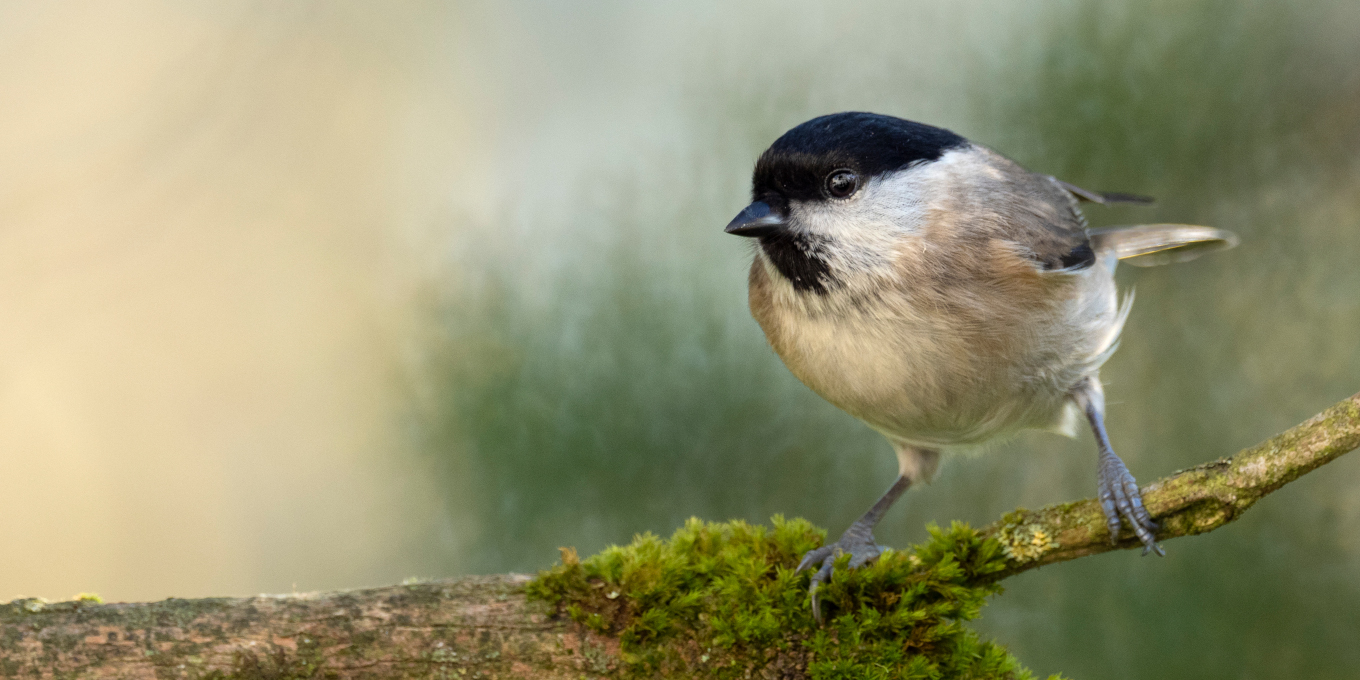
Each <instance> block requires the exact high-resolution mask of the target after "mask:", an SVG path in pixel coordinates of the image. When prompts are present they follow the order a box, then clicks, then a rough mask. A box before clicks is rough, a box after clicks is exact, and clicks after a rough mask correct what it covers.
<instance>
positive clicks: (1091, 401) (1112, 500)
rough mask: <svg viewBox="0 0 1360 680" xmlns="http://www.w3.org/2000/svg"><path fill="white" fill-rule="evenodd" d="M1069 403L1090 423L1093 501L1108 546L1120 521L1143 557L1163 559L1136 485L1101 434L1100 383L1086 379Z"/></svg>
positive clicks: (1116, 537) (1154, 527)
mask: <svg viewBox="0 0 1360 680" xmlns="http://www.w3.org/2000/svg"><path fill="white" fill-rule="evenodd" d="M1072 399H1073V401H1075V402H1076V403H1077V405H1078V406H1080V407H1081V409H1082V410H1083V411H1085V412H1086V419H1087V420H1088V421H1090V423H1091V430H1092V431H1093V432H1094V433H1095V435H1096V446H1097V448H1098V455H1099V457H1100V458H1099V462H1098V473H1097V480H1098V481H1097V498H1099V499H1100V509H1101V510H1102V511H1103V512H1104V513H1105V523H1106V525H1107V526H1108V527H1109V530H1110V543H1118V542H1119V532H1120V529H1121V522H1120V519H1121V518H1123V520H1124V521H1127V522H1128V523H1129V526H1131V527H1133V532H1134V533H1135V534H1137V535H1138V540H1140V541H1142V542H1143V554H1144V555H1146V554H1148V551H1156V552H1157V554H1158V555H1165V554H1166V552H1165V551H1164V550H1162V546H1160V545H1157V540H1156V538H1154V536H1153V532H1155V531H1157V524H1156V523H1155V522H1153V521H1152V516H1151V515H1149V514H1148V511H1147V508H1145V507H1143V495H1142V493H1141V492H1139V491H1138V482H1136V481H1134V479H1133V475H1131V474H1129V469H1128V467H1126V466H1125V465H1124V461H1122V460H1120V459H1119V456H1118V455H1116V454H1115V452H1114V449H1112V448H1110V437H1109V435H1107V434H1106V433H1105V394H1104V393H1103V392H1102V391H1101V389H1100V383H1099V382H1097V381H1096V380H1095V379H1094V378H1087V379H1086V380H1084V381H1082V383H1081V384H1079V385H1078V386H1077V388H1076V389H1075V390H1073V391H1072Z"/></svg>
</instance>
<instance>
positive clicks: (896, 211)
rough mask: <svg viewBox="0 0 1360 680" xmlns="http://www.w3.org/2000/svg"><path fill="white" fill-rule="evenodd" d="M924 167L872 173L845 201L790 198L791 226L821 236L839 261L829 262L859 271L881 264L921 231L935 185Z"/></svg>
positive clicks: (886, 263) (874, 268) (865, 270)
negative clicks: (886, 173) (792, 217)
mask: <svg viewBox="0 0 1360 680" xmlns="http://www.w3.org/2000/svg"><path fill="white" fill-rule="evenodd" d="M929 165H933V164H926V165H922V166H915V167H910V168H907V169H904V170H900V171H898V172H895V173H892V174H890V175H886V176H881V177H875V178H874V179H872V180H870V181H869V182H868V183H867V184H865V185H864V186H863V187H862V188H860V190H859V191H857V192H855V195H854V196H852V197H850V198H848V199H844V200H830V201H797V202H794V203H793V205H792V208H793V210H792V213H793V216H794V220H793V221H794V224H795V225H796V228H798V229H799V230H800V231H804V232H806V233H809V234H816V235H818V236H822V237H825V240H826V242H827V254H828V255H829V256H830V257H831V258H832V260H833V261H836V260H839V262H833V264H840V265H843V266H844V267H845V268H846V269H849V270H850V271H855V272H864V273H869V272H872V271H874V270H878V269H881V268H886V267H887V266H888V264H889V261H888V256H889V255H890V254H891V253H892V252H894V250H895V249H896V248H897V247H898V245H899V244H900V243H901V242H902V240H903V239H904V238H913V237H915V236H916V235H918V234H920V233H922V232H923V231H924V228H925V220H926V215H927V214H928V213H929V207H930V206H929V199H928V197H929V196H930V195H932V193H933V191H934V189H933V185H936V184H937V182H936V181H935V179H934V178H932V177H929V176H928V175H929V174H933V173H927V172H924V171H925V170H926V168H927V167H929Z"/></svg>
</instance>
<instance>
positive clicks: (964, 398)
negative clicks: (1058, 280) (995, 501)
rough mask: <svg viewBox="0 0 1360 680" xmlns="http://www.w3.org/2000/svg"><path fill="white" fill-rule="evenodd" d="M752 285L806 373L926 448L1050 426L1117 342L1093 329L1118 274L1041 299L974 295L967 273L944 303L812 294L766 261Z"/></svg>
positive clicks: (909, 295)
mask: <svg viewBox="0 0 1360 680" xmlns="http://www.w3.org/2000/svg"><path fill="white" fill-rule="evenodd" d="M1105 276H1106V278H1110V277H1109V276H1108V274H1105ZM750 283H751V289H750V303H751V312H752V315H753V316H754V317H755V318H756V321H757V322H758V323H759V324H760V326H761V328H762V329H763V330H764V331H765V335H766V338H767V339H768V340H769V342H770V345H771V347H773V348H774V350H775V352H776V353H778V354H779V356H780V357H781V358H782V359H783V360H784V363H785V364H786V365H787V366H788V368H789V370H790V371H791V372H792V373H793V374H794V375H795V376H796V377H797V378H798V379H799V380H801V381H802V382H803V383H804V384H806V385H807V386H808V387H810V388H811V389H812V390H813V391H815V392H816V393H818V394H819V395H821V396H822V397H823V398H825V399H826V400H828V401H830V402H831V403H833V404H835V405H836V406H838V407H840V408H841V409H843V410H845V411H846V412H848V413H850V414H851V415H853V416H855V417H857V418H859V419H861V420H863V421H865V422H866V423H868V424H869V425H870V426H871V427H873V428H875V429H877V430H879V431H880V432H882V433H884V434H885V435H887V436H889V437H890V438H894V439H898V440H901V441H905V442H909V443H914V444H919V445H931V446H943V445H949V444H972V443H978V442H981V441H985V440H987V439H990V438H993V437H995V436H997V435H1000V434H1005V433H1008V432H1010V431H1014V430H1018V429H1021V428H1025V427H1050V426H1052V425H1053V424H1054V423H1055V422H1056V421H1057V420H1058V419H1059V417H1060V414H1061V412H1062V410H1063V407H1064V405H1065V403H1066V398H1067V391H1068V390H1069V389H1070V388H1071V386H1072V385H1074V384H1075V383H1076V382H1077V381H1078V380H1080V378H1081V377H1083V376H1084V375H1085V374H1087V373H1090V372H1093V371H1094V370H1095V369H1096V368H1098V366H1099V361H1103V357H1102V358H1099V359H1096V360H1093V357H1094V356H1095V355H1098V354H1100V353H1101V352H1103V351H1104V350H1105V349H1106V347H1100V346H1099V345H1101V344H1102V343H1104V344H1105V345H1107V346H1108V345H1109V344H1111V343H1112V342H1113V337H1110V338H1109V340H1108V341H1105V340H1103V339H1101V338H1096V337H1094V336H1095V335H1098V334H1099V333H1098V332H1097V331H1099V330H1100V329H1104V328H1106V327H1107V326H1108V325H1109V324H1110V323H1114V322H1115V316H1117V309H1116V307H1117V306H1116V305H1115V304H1114V290H1113V281H1112V278H1110V280H1109V282H1108V283H1109V285H1108V286H1107V287H1106V289H1101V290H1096V288H1099V287H1100V286H1092V285H1091V284H1090V283H1084V282H1083V281H1082V280H1079V279H1073V280H1072V282H1071V284H1070V285H1069V286H1068V288H1071V289H1070V290H1064V289H1063V288H1062V286H1059V288H1058V289H1057V290H1055V291H1054V292H1053V293H1052V294H1051V295H1050V297H1052V299H1051V300H1048V301H1045V302H1043V303H1042V304H1037V303H1035V301H1034V300H1033V299H1028V300H1027V301H1026V302H1024V303H1023V304H1022V302H1021V301H1017V300H1007V299H1005V296H1006V292H1005V291H1004V290H1001V291H998V290H995V289H992V290H988V291H985V292H982V293H979V292H978V291H976V290H973V289H971V288H970V286H969V282H968V281H967V280H966V277H960V278H959V279H958V280H956V281H954V282H953V283H952V284H950V285H953V286H955V289H954V290H952V291H945V292H944V294H943V296H942V297H941V299H947V300H948V301H949V302H948V303H942V302H940V300H935V299H932V295H933V293H931V292H930V291H916V292H915V293H914V294H913V292H912V291H903V290H897V289H884V290H879V291H878V292H877V293H876V294H872V295H862V296H860V297H859V298H857V299H853V300H852V299H848V298H847V299H844V300H841V299H838V297H837V296H841V295H844V296H850V295H853V294H854V291H852V290H847V291H835V292H832V293H831V294H828V295H820V296H817V297H815V298H812V297H808V296H805V295H803V294H801V293H799V292H798V291H796V290H794V289H793V287H792V286H790V285H788V284H787V282H784V281H782V280H780V279H779V278H778V276H777V272H775V271H771V268H770V267H769V265H768V264H766V263H763V262H762V261H761V260H760V259H759V258H757V260H756V262H755V263H754V264H753V266H752V270H751V281H750ZM1097 283H1099V282H1097ZM1083 286H1084V288H1083ZM1086 289H1090V290H1086ZM939 292H940V291H935V293H939ZM1025 294H1027V295H1030V298H1032V297H1033V292H1032V291H1031V292H1029V293H1025ZM989 296H990V297H989ZM1104 297H1108V298H1109V300H1108V303H1106V302H1104V301H1103V298H1104ZM1087 298H1091V299H1094V298H1102V300H1098V301H1097V302H1100V304H1097V305H1094V306H1093V305H1092V304H1091V300H1088V299H1087ZM980 301H983V302H980ZM1022 306H1024V307H1028V309H1020V307H1022ZM1106 307H1108V310H1107V311H1106V310H1105V308H1106ZM1093 315H1094V316H1096V317H1099V316H1101V315H1104V316H1107V317H1109V318H1108V320H1105V319H1100V318H1095V319H1092V318H1091V317H1092V316H1093ZM1083 324H1084V325H1083ZM1115 333H1116V334H1117V329H1116V331H1115Z"/></svg>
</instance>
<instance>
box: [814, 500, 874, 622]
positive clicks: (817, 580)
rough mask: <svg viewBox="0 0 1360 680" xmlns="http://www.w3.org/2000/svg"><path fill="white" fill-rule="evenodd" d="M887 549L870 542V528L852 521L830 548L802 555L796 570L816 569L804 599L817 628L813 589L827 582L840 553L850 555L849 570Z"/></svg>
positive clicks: (818, 610)
mask: <svg viewBox="0 0 1360 680" xmlns="http://www.w3.org/2000/svg"><path fill="white" fill-rule="evenodd" d="M884 550H887V547H886V546H881V545H877V544H876V543H874V533H873V527H872V526H867V525H862V524H861V523H860V522H855V523H854V524H851V525H850V528H849V529H846V530H845V533H844V534H841V538H840V540H839V541H836V542H835V543H832V544H830V545H824V546H822V547H820V548H817V549H815V550H809V551H808V552H807V554H806V555H803V561H802V562H799V563H798V569H797V571H803V570H804V569H811V568H812V567H813V566H817V567H818V568H817V571H816V572H815V573H813V574H812V585H810V586H808V596H809V597H810V598H811V599H812V618H814V619H816V620H817V625H819V626H820V625H822V609H821V600H820V599H819V598H818V597H817V589H818V588H820V587H821V585H822V584H823V583H826V582H827V581H829V580H831V573H832V571H834V569H835V565H836V558H837V557H840V556H841V554H844V553H848V554H849V555H850V563H849V565H847V566H849V568H851V569H856V568H858V567H861V566H863V565H865V564H867V563H869V562H872V561H873V560H876V559H878V556H879V555H880V554H882V552H883V551H884Z"/></svg>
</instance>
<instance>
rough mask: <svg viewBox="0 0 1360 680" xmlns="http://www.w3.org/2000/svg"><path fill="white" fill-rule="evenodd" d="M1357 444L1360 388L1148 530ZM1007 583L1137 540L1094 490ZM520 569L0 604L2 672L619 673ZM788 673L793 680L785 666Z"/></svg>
mask: <svg viewBox="0 0 1360 680" xmlns="http://www.w3.org/2000/svg"><path fill="white" fill-rule="evenodd" d="M1357 447H1360V394H1357V395H1355V396H1353V397H1351V398H1349V399H1346V400H1344V401H1342V402H1340V403H1338V404H1336V405H1335V406H1332V407H1331V408H1329V409H1327V410H1326V411H1323V412H1322V413H1321V414H1319V415H1317V416H1315V417H1313V418H1311V419H1309V420H1308V421H1307V422H1304V423H1302V424H1300V425H1298V426H1297V427H1294V428H1292V429H1290V430H1288V431H1286V432H1284V433H1282V434H1280V435H1278V436H1276V437H1273V438H1271V439H1269V440H1267V441H1265V442H1262V443H1261V444H1258V445H1256V446H1254V447H1251V448H1249V449H1246V450H1244V451H1241V452H1240V453H1238V454H1236V455H1234V456H1232V457H1230V458H1225V459H1221V460H1217V461H1214V462H1211V463H1205V464H1203V465H1199V466H1196V467H1194V468H1191V469H1189V470H1184V471H1181V472H1179V473H1176V474H1174V475H1172V476H1170V477H1167V478H1165V479H1161V480H1158V481H1156V482H1153V483H1152V484H1150V485H1148V486H1147V487H1145V488H1144V489H1143V498H1144V500H1145V502H1146V504H1147V506H1148V509H1149V510H1150V511H1151V513H1152V515H1153V516H1154V517H1155V518H1157V520H1158V522H1160V524H1161V529H1160V531H1159V532H1158V534H1157V537H1158V539H1160V540H1165V539H1169V538H1176V537H1179V536H1190V535H1194V534H1200V533H1204V532H1206V531H1211V530H1213V529H1216V528H1218V527H1221V526H1223V525H1224V524H1227V523H1228V522H1231V521H1232V520H1234V519H1236V518H1237V517H1239V516H1241V514H1242V512H1244V511H1245V510H1246V509H1247V508H1249V507H1251V506H1252V505H1253V504H1254V503H1256V501H1258V500H1260V499H1261V498H1262V497H1264V496H1265V495H1266V494H1269V493H1270V492H1272V491H1274V490H1276V489H1278V488H1280V487H1281V486H1283V485H1285V484H1287V483H1289V482H1291V481H1293V480H1294V479H1297V478H1298V477H1299V476H1300V475H1303V474H1304V473H1306V472H1308V471H1310V470H1313V469H1316V468H1317V467H1319V466H1321V465H1323V464H1325V463H1327V462H1329V461H1331V460H1334V459H1335V458H1337V457H1338V456H1340V455H1342V454H1344V453H1346V452H1348V451H1350V450H1352V449H1355V448H1357ZM982 532H983V533H984V534H986V535H989V536H993V537H996V538H997V539H999V540H1000V541H1001V542H1002V544H1003V545H1004V546H1005V548H1006V553H1007V556H1008V557H1007V568H1006V569H1005V570H1004V571H1003V572H1001V573H1000V574H997V575H994V577H993V578H1005V577H1007V576H1011V575H1014V574H1018V573H1021V572H1024V571H1027V570H1029V569H1033V568H1035V567H1039V566H1043V565H1045V564H1053V563H1055V562H1062V561H1065V560H1071V559H1076V558H1078V557H1083V556H1086V555H1094V554H1097V553H1101V552H1105V551H1108V550H1113V549H1116V548H1134V547H1139V543H1138V541H1137V539H1136V538H1135V537H1134V536H1133V535H1132V534H1131V533H1128V532H1126V534H1125V535H1123V536H1122V537H1121V538H1120V541H1119V543H1118V545H1111V543H1110V541H1109V534H1108V532H1107V530H1106V528H1105V521H1104V518H1103V516H1102V514H1101V512H1100V508H1099V506H1098V505H1097V504H1096V501H1095V500H1093V499H1087V500H1083V501H1077V502H1073V503H1065V504H1062V505H1055V506H1051V507H1047V508H1043V509H1041V510H1036V511H1026V510H1020V511H1016V512H1013V513H1010V514H1009V515H1007V516H1006V517H1004V518H1002V519H1001V520H1000V521H998V522H996V523H994V524H992V525H989V526H988V527H985V528H984V529H983V530H982ZM528 581H529V577H527V576H522V575H513V574H512V575H501V576H479V577H467V578H461V579H451V580H443V581H432V582H423V583H416V584H406V585H400V586H391V587H386V588H376V589H370V590H356V591H345V592H336V593H321V594H307V595H291V596H260V597H252V598H212V599H200V600H182V599H170V600H165V601H163V602H154V603H140V604H99V603H95V602H90V601H75V602H61V603H46V602H43V601H40V600H33V599H29V600H16V601H14V602H11V603H9V604H7V605H0V675H3V676H5V677H15V676H24V677H34V678H56V677H61V678H148V679H150V678H220V679H223V680H225V679H226V678H241V679H243V680H244V679H250V678H260V679H263V678H278V679H282V678H312V677H315V678H406V677H413V676H414V677H426V676H430V677H447V678H550V679H557V678H579V677H600V676H609V675H615V674H616V671H617V670H618V669H619V667H620V666H619V641H618V639H616V638H613V637H610V636H606V635H601V634H598V633H596V632H593V631H591V630H589V629H587V628H586V627H585V626H582V625H580V624H577V623H574V622H572V621H571V620H569V619H567V618H564V617H554V616H553V615H552V611H551V609H550V608H549V607H548V606H546V605H544V604H542V603H536V602H528V601H526V598H525V584H526V583H528ZM790 677H793V676H790Z"/></svg>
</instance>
